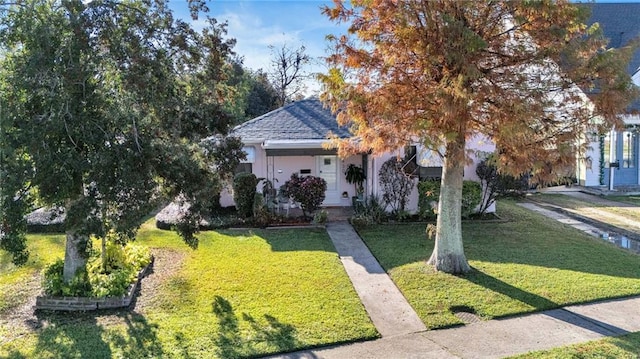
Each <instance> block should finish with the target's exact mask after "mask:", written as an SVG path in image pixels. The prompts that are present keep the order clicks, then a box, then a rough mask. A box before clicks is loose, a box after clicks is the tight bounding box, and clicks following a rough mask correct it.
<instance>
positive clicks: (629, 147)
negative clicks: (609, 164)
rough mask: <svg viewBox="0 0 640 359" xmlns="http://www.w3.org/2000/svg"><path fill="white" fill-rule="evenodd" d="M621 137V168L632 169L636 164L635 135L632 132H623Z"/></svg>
mask: <svg viewBox="0 0 640 359" xmlns="http://www.w3.org/2000/svg"><path fill="white" fill-rule="evenodd" d="M622 136H623V137H622V138H623V140H624V143H623V145H622V167H623V168H634V167H635V163H636V135H635V134H634V133H633V132H629V131H625V132H624V133H623V135H622Z"/></svg>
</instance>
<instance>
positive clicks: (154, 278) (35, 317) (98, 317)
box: [0, 248, 185, 344]
mask: <svg viewBox="0 0 640 359" xmlns="http://www.w3.org/2000/svg"><path fill="white" fill-rule="evenodd" d="M151 253H152V254H153V255H154V257H155V261H154V264H153V268H152V270H151V272H150V273H149V274H148V275H147V276H146V277H144V278H143V279H142V281H141V283H140V287H139V289H138V292H137V293H136V298H135V299H134V301H133V303H132V305H131V306H130V307H129V308H122V309H114V310H103V311H95V312H73V313H69V312H51V311H35V309H34V308H35V303H36V296H37V295H38V294H40V293H41V292H42V285H41V275H40V273H36V274H34V275H33V276H32V277H31V278H29V279H28V280H27V282H23V283H22V284H21V285H20V288H19V290H20V291H21V292H20V293H19V296H16V298H27V300H26V302H24V303H23V304H21V305H19V306H15V307H13V308H10V309H8V310H7V311H5V312H4V313H0V328H3V327H4V328H9V329H10V330H11V333H10V334H11V337H10V338H6V340H1V341H0V344H3V343H6V342H9V341H11V340H13V339H16V338H18V337H20V336H22V335H25V334H27V333H28V332H32V331H36V330H38V329H41V328H44V327H47V326H49V325H50V324H51V323H55V325H69V324H73V323H82V322H84V321H86V322H93V323H96V324H98V325H117V324H121V323H125V321H126V320H128V317H129V316H130V315H132V314H133V315H144V313H145V312H146V311H147V310H149V308H152V307H153V306H154V305H155V303H156V301H157V300H158V298H159V297H160V291H161V290H162V284H163V283H164V282H165V281H166V280H168V279H169V278H171V277H172V276H174V275H175V274H176V273H177V272H178V271H179V270H180V268H181V267H182V263H183V261H184V258H185V253H182V252H179V251H175V250H170V249H164V248H163V249H158V248H152V249H151Z"/></svg>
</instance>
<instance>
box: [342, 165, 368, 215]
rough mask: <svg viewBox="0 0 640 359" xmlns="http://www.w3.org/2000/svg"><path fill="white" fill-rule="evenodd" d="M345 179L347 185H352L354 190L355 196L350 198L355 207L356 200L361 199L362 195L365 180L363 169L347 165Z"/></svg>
mask: <svg viewBox="0 0 640 359" xmlns="http://www.w3.org/2000/svg"><path fill="white" fill-rule="evenodd" d="M344 174H345V175H346V176H347V177H346V180H347V183H350V184H353V186H354V188H355V190H356V193H355V194H356V195H355V196H354V197H353V198H352V199H353V201H354V206H355V201H356V200H358V199H360V200H361V199H362V197H363V194H364V186H363V184H364V181H365V180H366V179H367V175H366V174H365V172H364V169H363V168H362V167H360V166H356V165H354V164H353V163H352V164H350V165H349V167H347V170H346V171H345V173H344Z"/></svg>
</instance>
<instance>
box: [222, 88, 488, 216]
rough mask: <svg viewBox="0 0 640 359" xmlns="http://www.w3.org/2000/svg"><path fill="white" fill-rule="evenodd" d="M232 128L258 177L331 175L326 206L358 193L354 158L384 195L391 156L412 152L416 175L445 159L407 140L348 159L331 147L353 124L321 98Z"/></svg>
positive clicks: (372, 188) (413, 202)
mask: <svg viewBox="0 0 640 359" xmlns="http://www.w3.org/2000/svg"><path fill="white" fill-rule="evenodd" d="M232 134H233V135H235V136H239V137H240V138H241V139H242V142H243V143H244V151H245V152H246V153H247V159H246V160H245V161H244V163H242V164H241V165H240V167H239V168H238V172H251V173H253V174H255V175H256V176H257V177H258V178H265V179H268V180H270V181H272V183H273V185H274V187H275V188H276V189H277V188H279V187H280V186H282V185H283V184H284V183H285V182H286V181H287V180H288V179H289V178H290V177H291V174H293V173H296V174H298V175H300V176H317V177H321V178H323V179H324V180H325V181H327V191H326V193H325V200H324V202H323V206H326V207H333V206H335V207H347V206H351V205H352V200H351V197H352V196H355V195H356V188H355V186H354V184H351V183H348V182H347V179H346V174H345V171H346V170H347V168H348V167H349V165H351V164H354V165H356V166H360V167H362V168H363V169H364V171H365V174H366V181H365V183H364V193H365V194H372V193H373V194H376V195H378V196H382V188H381V186H380V184H379V181H378V173H379V171H380V168H381V166H382V164H383V163H384V162H385V161H387V160H388V159H390V158H397V157H398V156H400V157H405V155H406V157H407V158H408V159H409V160H410V161H413V162H415V163H416V165H417V166H418V167H417V168H418V170H417V171H416V174H417V176H416V179H415V181H416V182H417V181H418V179H439V178H440V176H441V174H442V163H441V161H440V160H439V158H438V157H437V156H434V153H432V152H431V151H429V150H425V149H422V148H421V147H420V146H407V149H406V152H407V153H405V151H401V152H399V153H387V154H384V155H382V156H372V155H369V154H367V153H362V154H357V155H353V156H350V157H347V158H344V159H341V158H339V157H338V156H337V151H336V150H335V149H326V145H327V144H329V143H330V140H329V139H328V136H329V134H334V135H337V136H338V137H339V138H349V137H351V133H350V132H349V130H348V128H345V127H340V126H338V123H337V121H336V117H335V116H334V115H333V114H332V113H331V111H330V110H329V109H328V108H326V107H325V106H324V105H323V104H322V102H321V101H320V100H318V99H306V100H301V101H296V102H293V103H290V104H288V105H285V106H284V107H281V108H279V109H276V110H274V111H272V112H269V113H267V114H264V115H262V116H259V117H257V118H255V119H252V120H250V121H248V122H245V123H243V124H241V125H238V126H237V127H235V128H234V129H233V131H232ZM468 146H469V147H470V148H473V149H474V150H476V151H479V152H493V150H494V148H495V146H494V145H493V144H492V143H490V142H489V141H482V140H481V139H478V138H476V139H471V140H469V141H468ZM476 163H477V159H475V158H474V161H473V163H470V164H469V165H467V166H466V167H465V179H470V180H476V181H477V180H478V178H477V176H476V173H475V167H476ZM221 204H222V205H223V206H228V205H232V204H233V196H232V194H231V193H230V191H226V193H223V196H222V198H221ZM417 204H418V193H417V190H416V189H415V187H414V190H413V193H412V194H411V196H410V200H409V203H408V206H407V208H406V209H407V210H408V211H411V212H414V211H416V210H417Z"/></svg>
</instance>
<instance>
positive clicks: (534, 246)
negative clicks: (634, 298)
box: [360, 201, 640, 328]
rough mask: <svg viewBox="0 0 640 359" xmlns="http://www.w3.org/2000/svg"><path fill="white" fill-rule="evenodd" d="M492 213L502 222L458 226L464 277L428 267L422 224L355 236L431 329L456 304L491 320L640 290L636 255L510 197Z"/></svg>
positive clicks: (445, 321) (429, 246)
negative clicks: (465, 268) (467, 270)
mask: <svg viewBox="0 0 640 359" xmlns="http://www.w3.org/2000/svg"><path fill="white" fill-rule="evenodd" d="M498 214H499V216H500V217H502V218H503V219H504V220H505V221H503V222H490V221H477V222H464V223H463V239H464V246H465V254H466V256H467V259H468V260H469V263H470V265H471V266H472V271H471V272H470V273H468V274H466V275H463V276H455V275H449V274H445V273H437V272H435V271H434V270H433V269H432V267H431V266H428V265H427V264H426V260H427V259H428V258H429V256H430V254H431V252H432V250H433V245H434V242H433V241H431V240H427V239H426V235H425V226H424V225H418V224H416V225H396V226H393V225H382V226H374V227H370V228H367V229H363V230H361V231H360V234H361V236H362V237H363V239H364V240H365V242H366V243H367V245H368V246H369V248H370V249H371V251H372V252H373V254H374V255H375V256H376V258H377V259H378V260H379V261H380V263H381V264H382V266H383V267H384V268H385V270H386V271H387V272H388V273H389V274H390V276H391V278H392V279H393V280H394V282H395V283H396V285H397V286H398V287H399V288H400V289H401V291H402V292H403V293H404V295H405V296H406V297H407V299H408V300H409V302H410V303H411V305H412V306H413V308H414V309H415V310H416V312H417V313H418V315H419V316H420V318H422V320H423V321H424V322H425V324H426V325H427V327H429V328H441V327H447V326H451V325H455V324H460V323H461V321H460V320H459V319H458V318H457V317H456V316H454V314H453V311H454V310H456V309H459V308H464V309H467V310H472V311H475V313H476V314H478V315H480V316H481V317H483V318H485V319H489V318H495V317H503V316H510V315H515V314H522V313H527V312H533V311H539V310H544V309H550V308H556V307H560V306H564V305H567V304H574V303H583V302H590V301H595V300H601V299H607V298H616V297H624V296H629V295H636V294H640V257H639V256H637V255H634V254H632V253H629V252H626V251H625V250H622V249H618V248H616V247H614V246H613V245H611V244H608V243H605V242H601V241H599V240H598V239H595V238H593V237H590V236H588V235H586V234H584V233H582V232H580V231H578V230H575V229H573V228H570V227H568V226H564V225H562V224H561V223H558V222H556V221H553V220H550V219H547V218H546V217H543V216H541V215H538V214H535V213H533V212H530V211H528V210H526V209H524V208H521V207H519V206H517V205H516V204H515V203H514V202H512V201H500V202H499V204H498Z"/></svg>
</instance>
